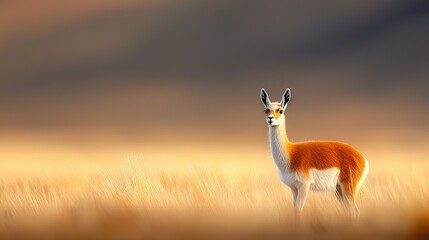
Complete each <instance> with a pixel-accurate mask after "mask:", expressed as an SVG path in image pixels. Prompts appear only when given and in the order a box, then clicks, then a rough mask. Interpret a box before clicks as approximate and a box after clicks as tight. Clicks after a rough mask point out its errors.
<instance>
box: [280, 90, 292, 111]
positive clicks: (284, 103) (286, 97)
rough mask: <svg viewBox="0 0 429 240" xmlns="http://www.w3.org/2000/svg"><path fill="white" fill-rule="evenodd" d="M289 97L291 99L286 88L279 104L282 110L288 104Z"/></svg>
mask: <svg viewBox="0 0 429 240" xmlns="http://www.w3.org/2000/svg"><path fill="white" fill-rule="evenodd" d="M290 97H291V94H290V89H289V88H287V89H286V91H285V93H283V96H282V101H281V102H280V105H281V106H282V107H283V108H286V105H287V104H288V102H289V101H290Z"/></svg>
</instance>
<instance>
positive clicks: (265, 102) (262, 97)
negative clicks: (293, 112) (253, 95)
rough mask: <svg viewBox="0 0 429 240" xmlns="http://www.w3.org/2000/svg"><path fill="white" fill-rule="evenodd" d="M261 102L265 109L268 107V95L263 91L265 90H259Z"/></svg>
mask: <svg viewBox="0 0 429 240" xmlns="http://www.w3.org/2000/svg"><path fill="white" fill-rule="evenodd" d="M261 101H262V103H263V104H264V105H265V107H268V105H270V103H271V102H270V99H269V98H268V94H267V92H266V91H265V89H263V88H262V89H261Z"/></svg>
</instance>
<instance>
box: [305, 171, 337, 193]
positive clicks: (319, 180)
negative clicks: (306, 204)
mask: <svg viewBox="0 0 429 240" xmlns="http://www.w3.org/2000/svg"><path fill="white" fill-rule="evenodd" d="M339 173H340V171H339V169H338V168H329V169H325V170H317V169H311V170H310V176H311V180H312V182H311V184H310V189H311V190H313V191H335V188H336V185H337V182H338V175H339Z"/></svg>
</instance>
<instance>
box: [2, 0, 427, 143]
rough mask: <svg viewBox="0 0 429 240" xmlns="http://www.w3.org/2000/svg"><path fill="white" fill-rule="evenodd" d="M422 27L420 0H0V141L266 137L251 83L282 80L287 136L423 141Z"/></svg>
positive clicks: (276, 87)
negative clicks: (286, 97) (287, 93)
mask: <svg viewBox="0 0 429 240" xmlns="http://www.w3.org/2000/svg"><path fill="white" fill-rule="evenodd" d="M428 26H429V1H425V0H403V1H399V0H379V1H373V0H360V1H340V0H327V1H306V0H304V1H302V0H300V1H298V0H296V1H270V0H265V1H256V0H235V1H230V0H217V1H201V0H185V1H178V0H175V1H154V0H150V1H113V0H112V1H99V0H97V1H53V0H39V1H25V0H13V1H0V111H1V114H0V131H1V133H2V134H1V135H2V139H3V141H6V142H11V141H15V142H16V143H17V144H19V142H20V141H24V140H23V139H27V140H28V139H30V140H28V141H42V140H47V139H48V141H51V142H55V143H64V144H76V143H79V144H83V145H86V146H88V145H94V144H107V143H112V144H116V143H123V144H135V145H140V146H143V145H153V146H167V145H170V146H171V145H177V146H182V145H187V146H188V147H189V146H194V144H198V145H210V146H225V145H226V146H228V145H230V146H231V144H233V143H238V144H239V145H240V146H241V147H244V148H245V147H246V146H262V147H265V148H267V146H268V145H267V144H268V143H267V141H268V136H267V135H268V133H267V126H266V124H265V119H264V114H263V106H262V104H261V102H260V100H259V91H260V89H261V87H265V88H266V89H267V91H268V93H269V94H270V98H271V99H272V100H279V99H280V96H281V94H282V93H283V91H284V89H285V88H286V87H289V88H291V90H292V100H291V102H290V104H289V107H288V110H287V111H286V117H287V126H288V135H289V137H290V138H291V139H292V140H294V141H302V140H313V139H329V140H340V141H346V142H349V143H351V144H353V145H357V146H358V147H360V148H365V147H370V146H372V147H374V146H379V147H380V148H382V147H385V146H388V147H389V148H392V149H393V148H403V147H405V148H408V147H411V146H414V145H418V146H426V145H427V144H428V143H429V140H428V139H427V137H428V132H429V131H428V130H429V126H428V121H429V110H428V102H429V94H428V90H429V28H428ZM31 139H32V140H31ZM106 146H107V145H106ZM106 148H107V147H106ZM3 150H4V148H3ZM385 150H386V149H385Z"/></svg>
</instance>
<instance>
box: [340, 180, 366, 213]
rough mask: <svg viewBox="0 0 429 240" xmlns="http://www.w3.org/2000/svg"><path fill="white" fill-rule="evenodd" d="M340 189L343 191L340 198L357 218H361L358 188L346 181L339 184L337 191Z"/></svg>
mask: <svg viewBox="0 0 429 240" xmlns="http://www.w3.org/2000/svg"><path fill="white" fill-rule="evenodd" d="M338 189H340V191H341V197H340V198H341V199H342V200H343V202H344V204H345V205H346V206H347V208H349V209H350V211H351V212H352V214H353V215H354V216H355V217H359V215H360V211H359V208H358V206H357V204H356V186H354V184H353V182H348V181H345V182H341V183H338V184H337V191H338Z"/></svg>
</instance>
